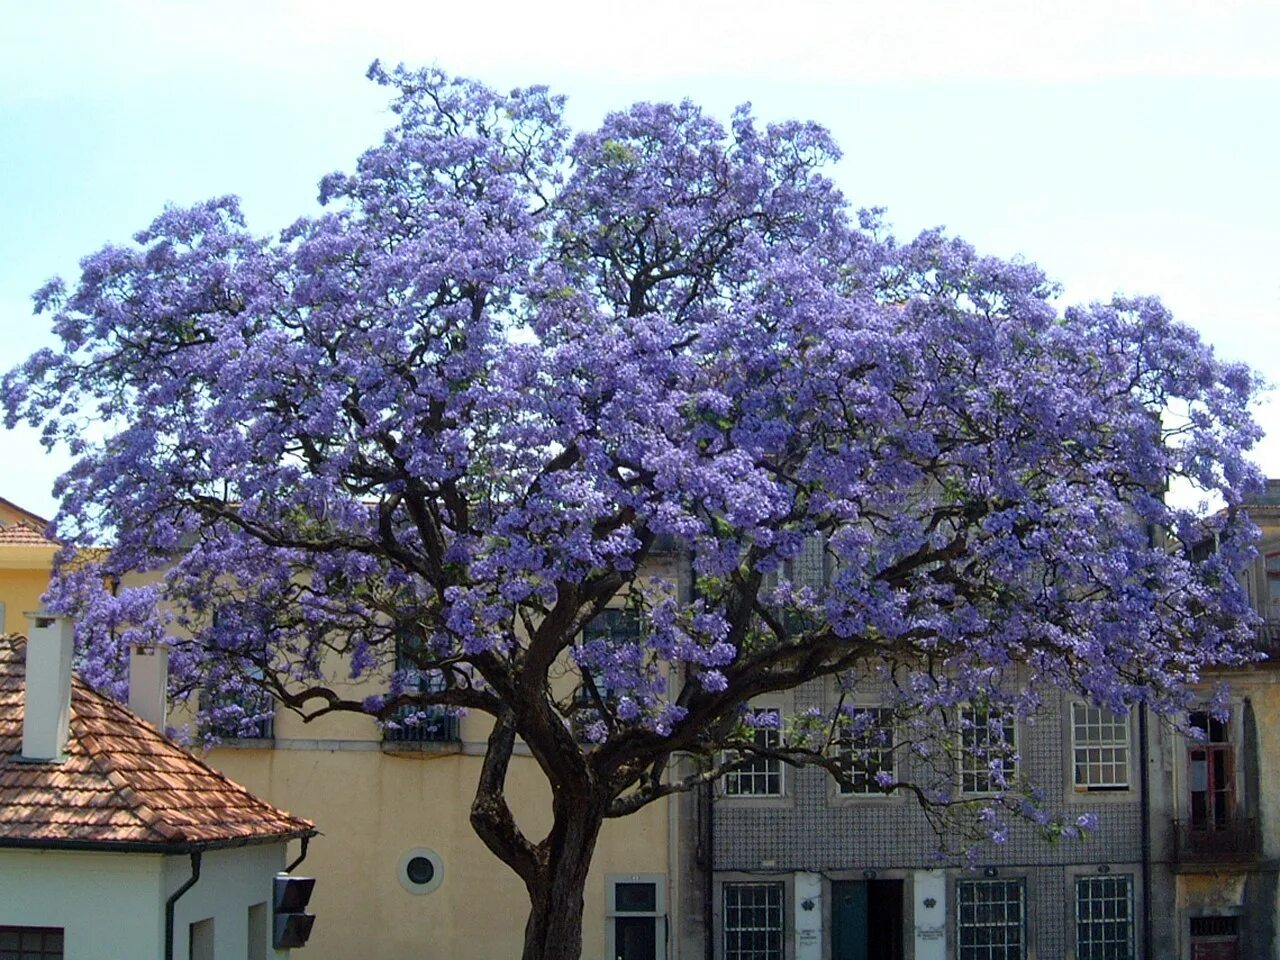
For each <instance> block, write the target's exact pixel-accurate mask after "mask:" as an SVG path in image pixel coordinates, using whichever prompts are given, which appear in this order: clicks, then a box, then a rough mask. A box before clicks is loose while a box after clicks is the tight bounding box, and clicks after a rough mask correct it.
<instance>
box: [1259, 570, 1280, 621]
mask: <svg viewBox="0 0 1280 960" xmlns="http://www.w3.org/2000/svg"><path fill="white" fill-rule="evenodd" d="M1266 567H1267V609H1266V610H1264V611H1263V615H1264V616H1265V617H1266V618H1267V619H1268V620H1280V553H1268V554H1267V559H1266ZM1255 569H1256V568H1255Z"/></svg>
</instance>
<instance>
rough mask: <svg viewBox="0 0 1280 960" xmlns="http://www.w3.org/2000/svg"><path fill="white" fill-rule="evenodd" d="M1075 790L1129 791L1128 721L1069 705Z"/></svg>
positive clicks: (1083, 705)
mask: <svg viewBox="0 0 1280 960" xmlns="http://www.w3.org/2000/svg"><path fill="white" fill-rule="evenodd" d="M1071 752H1072V767H1073V769H1074V771H1075V773H1074V781H1075V788H1076V790H1081V791H1088V792H1094V791H1106V790H1128V789H1129V720H1128V718H1127V717H1122V716H1120V715H1118V714H1115V713H1112V712H1111V711H1110V710H1104V709H1102V708H1101V707H1095V706H1093V705H1092V704H1087V703H1079V702H1077V703H1073V704H1071Z"/></svg>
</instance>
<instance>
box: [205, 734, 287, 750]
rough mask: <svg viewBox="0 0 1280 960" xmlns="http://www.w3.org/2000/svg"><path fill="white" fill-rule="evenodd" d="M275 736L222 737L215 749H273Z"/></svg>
mask: <svg viewBox="0 0 1280 960" xmlns="http://www.w3.org/2000/svg"><path fill="white" fill-rule="evenodd" d="M275 745H276V738H275V737H223V738H222V740H221V741H220V742H219V743H218V745H217V746H216V747H214V749H215V750H273V749H275Z"/></svg>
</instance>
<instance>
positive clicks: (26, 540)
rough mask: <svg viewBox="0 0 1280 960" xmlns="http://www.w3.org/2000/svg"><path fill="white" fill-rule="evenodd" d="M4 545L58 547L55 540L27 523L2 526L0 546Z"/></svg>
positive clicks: (0, 528) (0, 525)
mask: <svg viewBox="0 0 1280 960" xmlns="http://www.w3.org/2000/svg"><path fill="white" fill-rule="evenodd" d="M4 543H17V544H29V545H30V546H33V547H56V546H57V543H55V542H54V541H53V540H50V539H49V538H48V537H46V536H45V535H44V534H43V533H41V532H40V531H39V530H37V529H35V528H34V527H31V526H28V525H27V524H25V523H10V524H0V544H4Z"/></svg>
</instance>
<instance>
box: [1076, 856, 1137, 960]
mask: <svg viewBox="0 0 1280 960" xmlns="http://www.w3.org/2000/svg"><path fill="white" fill-rule="evenodd" d="M1134 956H1135V950H1134V938H1133V876H1132V874H1127V873H1121V874H1112V875H1108V876H1098V877H1077V878H1076V960H1134Z"/></svg>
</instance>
